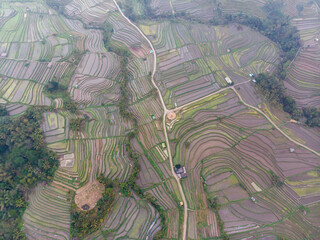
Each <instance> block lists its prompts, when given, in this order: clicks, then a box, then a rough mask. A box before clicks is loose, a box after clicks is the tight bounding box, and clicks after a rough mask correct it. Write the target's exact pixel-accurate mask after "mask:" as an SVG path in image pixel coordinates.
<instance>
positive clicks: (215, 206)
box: [208, 197, 230, 240]
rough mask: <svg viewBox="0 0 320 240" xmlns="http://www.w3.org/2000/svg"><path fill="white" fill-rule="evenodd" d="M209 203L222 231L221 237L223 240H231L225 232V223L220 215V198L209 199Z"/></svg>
mask: <svg viewBox="0 0 320 240" xmlns="http://www.w3.org/2000/svg"><path fill="white" fill-rule="evenodd" d="M208 202H209V208H211V209H212V210H213V211H214V213H215V215H216V218H217V223H218V227H219V230H220V237H221V239H223V240H229V239H230V237H229V236H228V234H227V233H226V232H225V231H224V222H223V221H222V219H221V217H220V214H219V209H220V204H219V203H218V198H217V197H214V198H213V199H208Z"/></svg>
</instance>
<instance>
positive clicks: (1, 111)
mask: <svg viewBox="0 0 320 240" xmlns="http://www.w3.org/2000/svg"><path fill="white" fill-rule="evenodd" d="M7 115H8V111H7V109H6V106H5V105H0V117H3V116H7Z"/></svg>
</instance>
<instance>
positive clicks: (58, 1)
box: [46, 0, 72, 14]
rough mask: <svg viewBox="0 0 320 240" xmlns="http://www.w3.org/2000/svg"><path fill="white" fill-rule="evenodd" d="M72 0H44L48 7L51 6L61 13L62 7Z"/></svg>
mask: <svg viewBox="0 0 320 240" xmlns="http://www.w3.org/2000/svg"><path fill="white" fill-rule="evenodd" d="M71 1H72V0H46V3H47V5H48V6H49V7H51V8H53V9H54V10H56V11H57V12H59V13H61V14H63V13H64V7H65V6H66V5H67V4H69V3H70V2H71Z"/></svg>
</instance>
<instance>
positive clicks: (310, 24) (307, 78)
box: [285, 17, 320, 107]
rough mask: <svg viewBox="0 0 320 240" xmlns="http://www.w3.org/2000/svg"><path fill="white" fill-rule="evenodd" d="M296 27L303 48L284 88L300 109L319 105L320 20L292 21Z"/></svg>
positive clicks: (304, 19)
mask: <svg viewBox="0 0 320 240" xmlns="http://www.w3.org/2000/svg"><path fill="white" fill-rule="evenodd" d="M292 22H293V24H294V25H295V26H297V28H298V30H299V33H300V35H301V38H302V40H303V47H302V48H301V49H300V51H299V53H298V55H297V57H296V58H295V60H294V61H293V62H292V63H291V65H290V68H289V70H288V77H287V79H286V81H285V86H286V88H287V89H288V91H289V93H290V95H291V96H293V97H294V98H295V100H296V102H297V104H298V106H300V107H319V105H320V81H319V76H320V70H319V69H320V65H319V64H320V62H319V53H320V43H319V37H320V20H319V19H317V18H314V17H312V18H311V17H305V18H296V19H293V20H292ZM317 39H318V41H317Z"/></svg>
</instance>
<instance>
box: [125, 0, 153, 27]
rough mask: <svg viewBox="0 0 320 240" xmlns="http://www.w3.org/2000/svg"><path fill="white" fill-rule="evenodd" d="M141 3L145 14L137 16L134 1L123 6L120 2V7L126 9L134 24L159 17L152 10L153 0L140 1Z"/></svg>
mask: <svg viewBox="0 0 320 240" xmlns="http://www.w3.org/2000/svg"><path fill="white" fill-rule="evenodd" d="M139 3H140V4H141V5H142V9H143V12H141V13H140V14H137V13H135V11H134V1H126V2H125V3H123V4H122V3H121V2H119V7H120V8H124V9H125V13H126V16H127V17H128V18H129V19H130V20H131V21H133V22H134V21H137V20H142V19H145V18H149V19H153V18H156V17H157V16H156V15H155V14H154V13H153V11H152V9H151V6H150V3H151V0H139Z"/></svg>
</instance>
